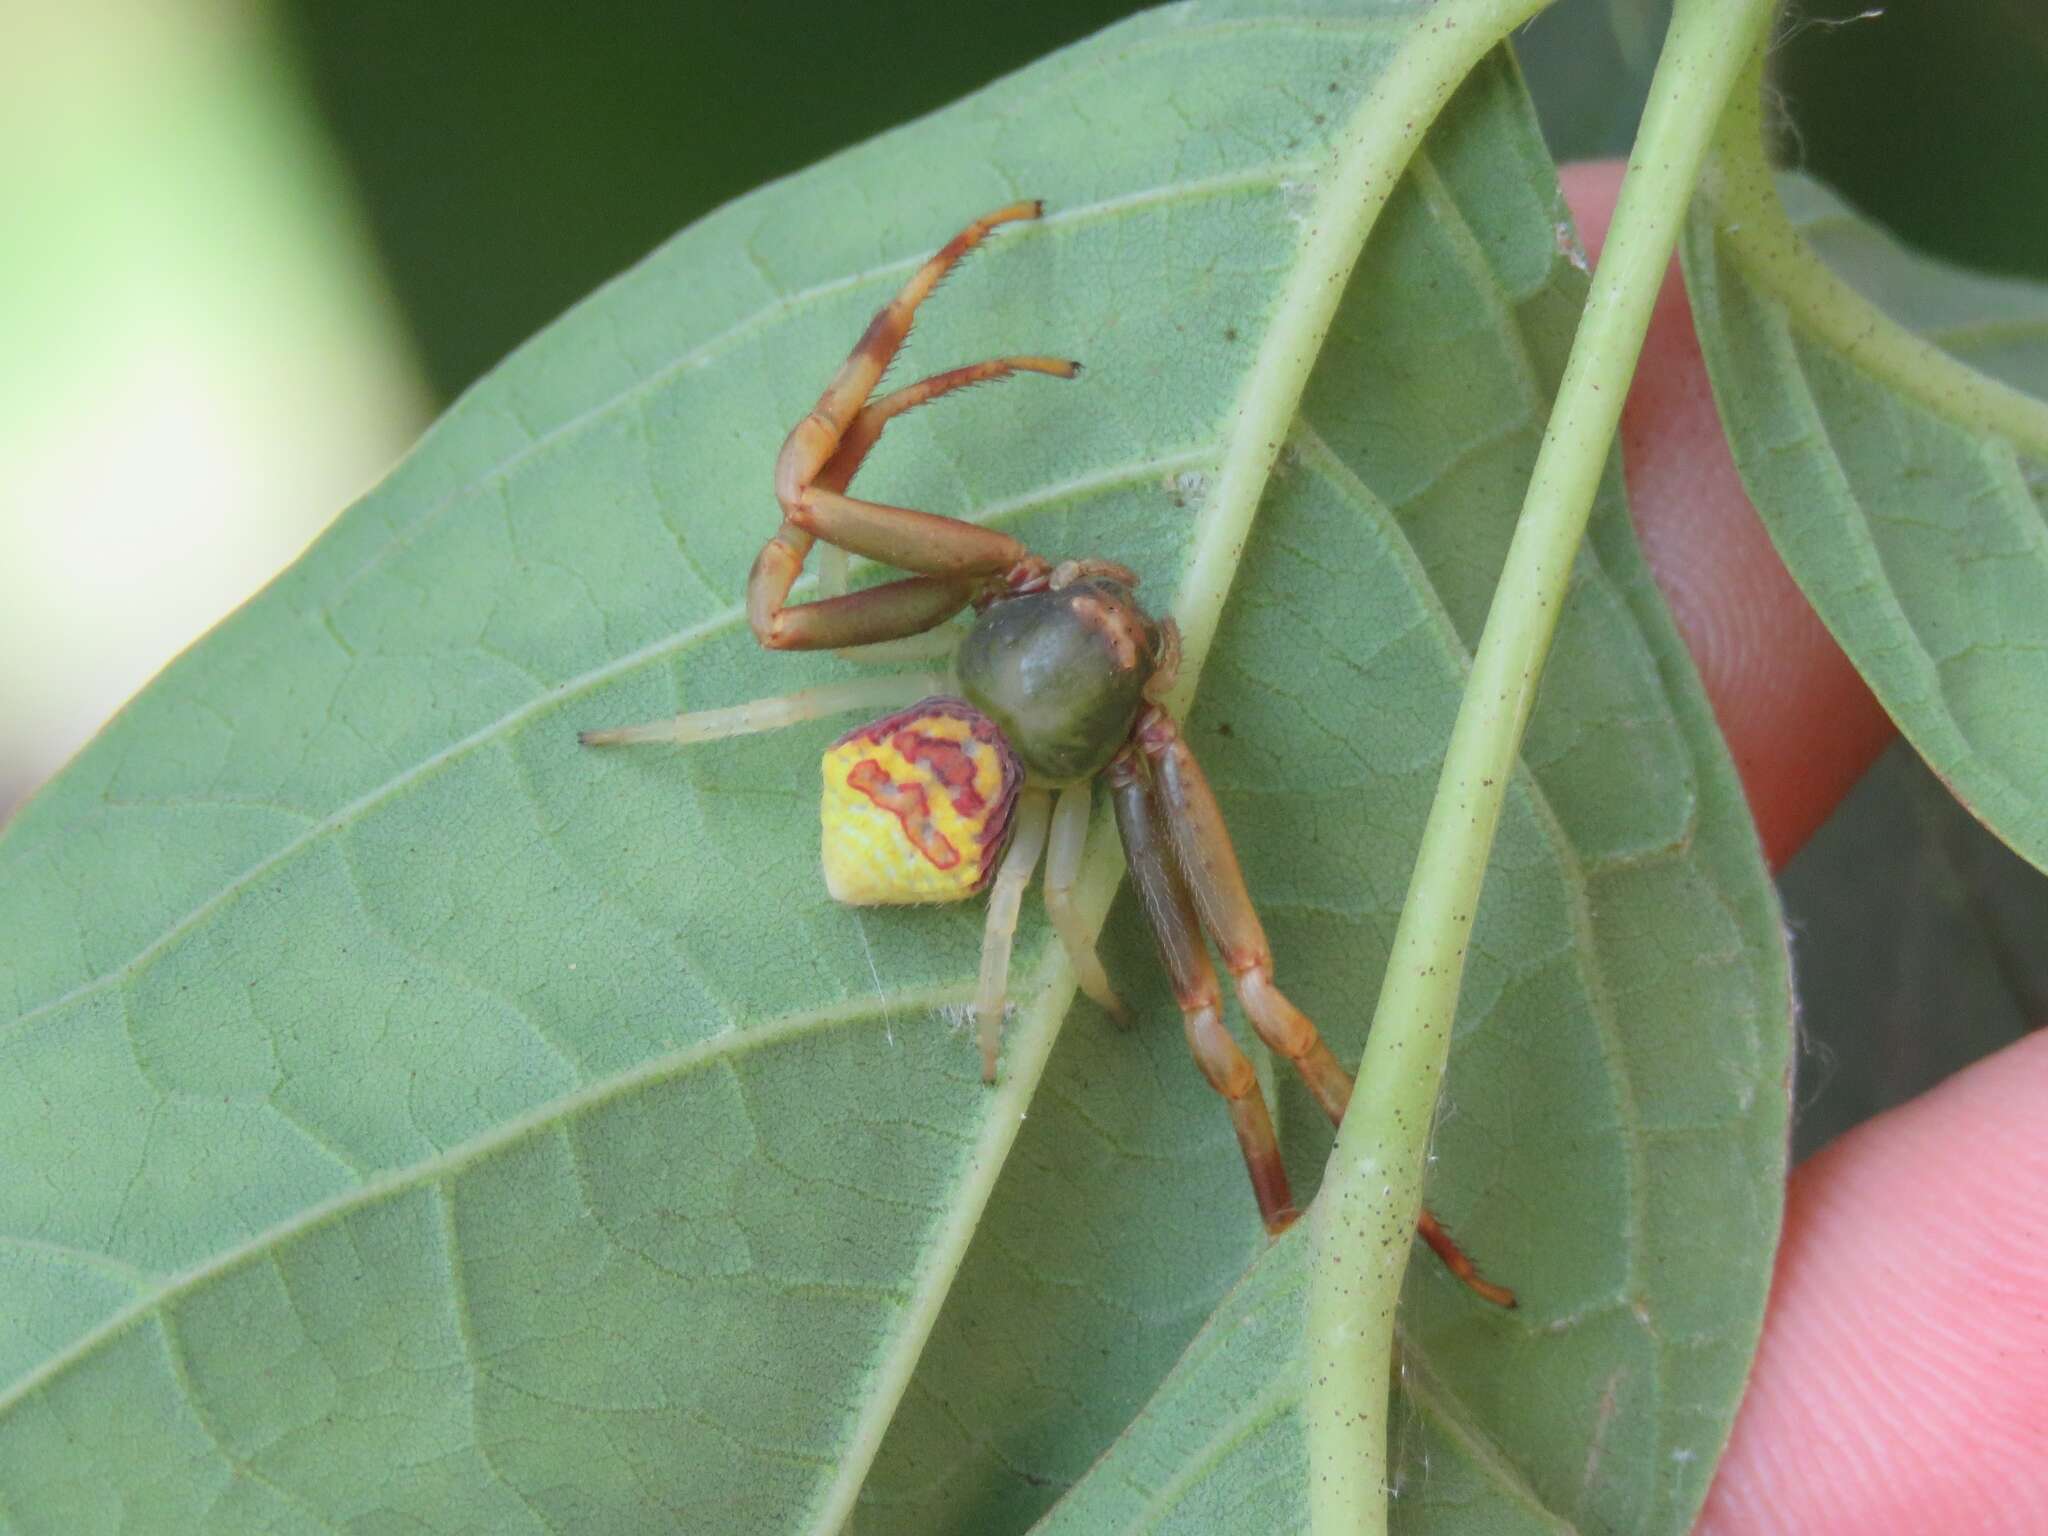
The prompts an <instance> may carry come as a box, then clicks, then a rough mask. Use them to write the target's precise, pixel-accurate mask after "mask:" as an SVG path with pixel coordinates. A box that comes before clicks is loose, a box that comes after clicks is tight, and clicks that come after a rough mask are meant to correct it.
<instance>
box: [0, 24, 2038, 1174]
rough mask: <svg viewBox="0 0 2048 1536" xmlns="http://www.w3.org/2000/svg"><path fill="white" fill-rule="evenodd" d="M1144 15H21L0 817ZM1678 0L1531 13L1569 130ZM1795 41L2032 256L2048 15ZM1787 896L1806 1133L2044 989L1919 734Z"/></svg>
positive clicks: (1814, 77)
mask: <svg viewBox="0 0 2048 1536" xmlns="http://www.w3.org/2000/svg"><path fill="white" fill-rule="evenodd" d="M1136 8H1137V7H1134V6H1130V5H1125V4H1117V3H1112V0H1040V3H1038V4H1035V5H1030V6H1018V5H1008V4H1005V5H994V4H971V3H970V4H961V5H953V6H947V7H939V6H933V5H929V4H911V3H908V0H871V3H865V4H858V5H853V4H831V5H827V4H819V3H815V0H808V3H807V0H784V3H773V0H770V3H764V4H759V5H754V6H748V7H738V6H710V5H705V4H701V3H668V4H662V3H656V0H620V3H615V4H613V5H609V6H605V7H597V8H592V7H571V6H564V5H559V4H548V5H544V4H534V3H531V0H495V3H489V4H486V3H484V0H441V3H439V4H435V5H420V4H418V3H416V0H277V3H274V4H269V5H265V4H260V3H257V0H185V3H180V4H175V5H165V4H163V3H162V0H64V3H61V4H60V3H59V0H0V206H4V207H6V208H7V209H8V221H7V222H8V232H7V234H6V236H5V237H4V238H0V406H4V407H5V409H4V411H0V814H4V811H5V808H6V807H7V806H8V805H10V804H12V803H14V802H15V801H17V800H18V799H19V798H20V797H21V796H22V795H24V794H25V793H27V792H28V791H29V790H30V789H31V788H32V787H33V785H34V784H35V783H36V782H38V781H39V780H40V779H41V778H43V777H44V776H46V775H47V774H48V773H49V772H51V771H53V770H54V769H55V768H56V767H57V766H58V765H59V764H60V763H61V762H62V760H63V759H64V757H65V756H67V755H68V754H69V753H70V752H71V751H72V750H74V749H75V748H76V746H77V745H78V744H79V742H81V741H82V740H83V739H84V737H85V736H86V735H88V734H89V733H90V732H91V730H93V729H94V728H96V726H97V725H98V723H99V722H100V721H101V720H102V719H104V718H105V716H106V715H107V714H108V713H110V712H111V711H112V710H113V709H114V708H115V707H117V706H118V705H119V703H120V702H121V700H122V699H123V698H125V697H126V696H127V695H129V694H130V693H132V692H133V691H134V690H135V689H136V688H138V687H139V686H141V684H142V683H143V682H145V681H146V680H147V679H148V677H149V676H150V675H151V673H153V672H154V671H155V670H156V669H157V668H158V667H159V666H161V665H162V663H163V662H164V660H166V659H167V658H168V657H169V656H170V655H171V654H174V653H175V652H176V651H177V650H178V649H179V648H181V647H182V646H183V645H185V644H186V643H188V642H189V641H190V640H191V639H193V638H195V637H196V636H197V635H198V634H199V633H201V632H202V631H203V630H204V629H205V628H206V627H207V626H208V625H210V624H211V623H212V622H213V621H214V620H215V619H217V618H218V617H219V616H220V615H221V614H222V613H224V612H225V611H226V610H227V609H229V608H231V607H232V606H233V605H234V604H235V603H237V602H239V601H240V600H241V599H242V598H243V597H245V596H246V595H247V594H248V593H249V592H250V591H251V590H253V589H254V588H255V587H256V586H257V585H259V584H260V583H261V582H262V581H264V580H265V579H267V577H268V576H269V575H270V574H271V573H273V572H274V571H275V570H277V569H278V568H279V567H280V566H281V565H282V564H284V563H285V562H286V561H288V560H289V559H290V558H291V556H292V555H293V554H294V553H296V551H297V550H298V549H299V548H301V547H303V545H304V544H305V542H306V541H307V540H308V539H309V538H310V537H311V536H312V535H313V534H314V533H316V532H317V531H318V530H319V528H320V527H322V526H323V525H324V524H325V523H326V521H327V520H328V519H329V518H331V516H332V515H333V514H334V513H335V512H336V511H337V510H339V508H340V507H341V506H343V505H345V504H346V502H347V501H348V500H350V499H352V497H353V496H354V495H356V494H358V493H359V492H361V491H362V490H364V489H366V488H367V487H368V486H369V485H371V484H373V483H374V482H375V481H376V480H377V479H378V478H380V477H381V476H382V474H383V473H384V472H385V471H386V470H387V469H388V468H389V466H390V464H391V463H392V462H393V461H394V460H395V459H396V458H397V457H398V456H399V455H400V454H401V453H402V452H403V451H404V448H405V446H406V445H407V444H408V443H409V442H410V441H411V440H412V439H413V438H414V437H416V436H417V435H418V432H419V431H420V429H421V428H422V427H423V426H424V425H425V423H426V422H427V420H429V419H430V417H431V415H432V414H433V413H434V411H435V410H437V409H438V408H439V407H441V406H442V405H445V404H446V403H447V402H448V401H449V400H451V399H452V398H453V397H454V396H455V395H456V394H457V393H459V392H460V391H461V390H462V389H463V387H464V386H466V385H467V384H468V383H469V382H470V381H471V380H473V379H474V378H476V377H477V376H478V375H479V374H480V373H482V372H484V371H486V370H487V369H488V368H490V366H491V365H492V364H493V363H494V362H495V361H496V360H497V359H499V358H500V357H502V356H503V355H504V354H505V353H506V352H507V351H508V350H510V349H511V348H512V347H514V346H516V345H517V344H518V343H519V342H520V341H521V340H522V339H523V338H525V337H526V336H528V335H530V334H531V333H533V332H534V331H536V330H538V329H539V328H540V327H541V326H543V325H544V324H546V323H547V321H548V320H550V319H551V318H553V317H554V316H555V315H556V314H558V313H560V312H561V311H562V310H563V309H564V308H566V307H567V306H569V305H570V304H572V303H574V302H575V301H576V300H577V299H578V298H580V297H581V296H582V295H583V294H585V293H587V292H588V291H590V289H592V288H593V287H595V286H596V285H598V284H599V283H601V282H603V281H604V280H605V279H606V278H607V277H609V276H611V275H612V274H613V273H615V272H617V271H618V270H620V269H621V268H622V267H625V266H627V265H629V264H631V263H632V262H633V261H635V260H636V259H637V258H639V257H640V256H641V255H642V254H644V253H645V252H646V251H647V250H649V249H650V248H651V247H653V246H654V245H656V244H657V243H659V242H660V241H661V240H662V239H663V238H665V237H666V236H667V235H668V234H670V233H671V232H672V231H674V230H675V229H677V228H679V227H681V226H682V225H684V224H686V223H688V222H690V221H691V220H692V219H694V218H696V217H698V216H699V215H700V214H702V213H704V212H706V211H707V210H709V209H711V208H713V207H715V206H717V205H718V204H719V203H721V202H724V201H726V200H727V199H729V198H732V197H735V196H737V195H739V194H740V193H743V192H745V191H746V190H747V189H749V188H751V187H754V186H757V185H759V184H760V183H761V182H763V181H766V180H769V179H771V178H773V177H776V176H779V175H782V174H784V173H786V172H789V171H793V170H795V169H797V168H798V167H800V166H803V165H806V164H808V163H810V162H812V161H814V160H817V159H819V158H821V157H823V156H825V155H827V154H830V153H831V152H832V151H833V150H835V149H837V148H839V147H840V146H842V145H845V144H849V143H853V142H856V141H858V140H861V139H864V138H867V137H869V136H871V135H873V134H875V133H877V132H879V131H881V130H883V129H885V128H887V127H889V126H891V125H892V124H895V123H899V122H902V121H904V120H906V119H908V118H911V117H914V116H917V115H919V114H920V113H923V112H925V111H928V110H930V109H932V108H934V107H937V106H939V105H941V104H942V103H944V102H947V101H950V100H952V99H953V98H955V97H957V96H960V95H962V94H965V93H967V92H969V91H972V90H974V89H975V88H976V87H977V86H979V85H981V84H983V83H984V82H986V81H987V80H989V79H991V78H993V77H995V76H997V75H1000V74H1002V73H1004V72H1006V71H1008V70H1011V69H1014V68H1016V67H1018V66H1020V65H1022V64H1024V63H1025V62H1027V61H1029V60H1030V59H1033V58H1035V57H1037V56H1038V55H1040V54H1042V53H1045V52H1047V51H1050V50H1051V49H1054V48H1056V47H1059V46H1060V45H1061V44H1063V43H1066V42H1069V41H1071V40H1073V39H1075V38H1078V37H1081V36H1083V35H1085V34H1086V33H1089V32H1091V31H1094V30H1096V29H1097V28H1099V27H1101V26H1104V25H1106V24H1108V23H1109V22H1111V21H1114V20H1115V19H1117V18H1118V17H1120V16H1122V15H1125V14H1127V13H1128V12H1129V11H1131V10H1133V9H1136ZM1663 13H1664V7H1663V5H1662V4H1661V3H1659V0H1562V3H1561V4H1559V5H1557V6H1556V7H1555V8H1553V9H1552V10H1551V11H1549V12H1547V13H1546V14H1545V15H1544V16H1542V17H1541V18H1539V19H1538V20H1537V21H1536V22H1534V23H1533V24H1531V26H1529V27H1528V28H1527V29H1525V31H1524V33H1523V34H1522V36H1521V37H1520V39H1519V40H1518V44H1519V47H1520V51H1521V55H1522V59H1523V64H1524V68H1525V71H1526V72H1527V74H1528V77H1529V80H1530V85H1531V89H1532V91H1533V92H1534V94H1535V96H1536V98H1537V102H1538V106H1539V109H1540V110H1541V112H1542V114H1543V118H1544V123H1545V128H1546V131H1547V132H1548V133H1549V135H1550V138H1551V142H1552V148H1553V149H1554V151H1555V152H1556V153H1557V155H1558V156H1559V158H1561V159H1562V158H1577V157H1582V156H1589V155H1599V154H1615V153H1619V152H1621V151H1622V150H1623V149H1625V147H1626V145H1627V142H1628V138H1629V135H1630V133H1631V131H1632V127H1633V124H1634V121H1635V116H1636V112H1637V110H1638V108H1639V106H1640V102H1641V94H1642V89H1643V86H1644V83H1645V81H1646V79H1647V74H1648V69H1649V65H1650V63H1651V61H1652V59H1653V57H1654V53H1655V48H1656V45H1657V41H1658V38H1659V37H1660V35H1661V32H1662V26H1663ZM1774 66H1775V67H1774V81H1775V88H1776V90H1777V91H1778V92H1779V94H1780V98H1781V100H1780V107H1781V119H1782V122H1783V126H1784V151H1785V155H1786V158H1787V159H1788V160H1790V161H1792V162H1793V163H1797V164H1799V165H1802V166H1803V167H1804V168H1806V169H1808V170H1810V171H1812V172H1813V173H1815V174H1816V175H1818V176H1820V177H1821V178H1823V179H1824V180H1827V181H1829V182H1831V183H1832V184H1834V185H1835V186H1836V187H1837V188H1839V189H1840V190H1841V191H1843V192H1844V193H1845V194H1846V195H1847V196H1848V197H1849V198H1850V199H1851V200H1852V201H1854V202H1855V203H1857V204H1858V205H1859V206H1860V207H1862V208H1863V209H1864V210H1865V211H1866V212H1868V213H1869V214H1870V215H1871V216H1872V217H1874V218H1876V219H1877V220H1879V221H1880V222H1882V223H1884V224H1885V225H1887V226H1889V227H1890V228H1891V229H1893V230H1894V231H1896V232H1897V233H1899V234H1900V235H1902V236H1903V237H1905V238H1906V239H1908V240H1910V241H1912V242H1914V243H1916V244H1918V245H1921V246H1923V247H1924V248H1926V249H1929V250H1931V251H1934V252H1936V253H1939V254H1943V255H1947V256H1949V257H1952V258H1954V259H1956V260H1960V261H1966V262H1971V263H1974V264H1977V265H1981V266H1986V267H1990V268H1994V269H1998V270H2003V271H2009V272H2015V273H2022V274H2027V275H2031V276H2034V277H2037V278H2042V279H2048V5H2043V4H2042V3H2041V0H1957V3H1936V0H1895V3H1891V4H1887V5H1883V6H1871V5H1858V4H1850V3H1843V0H1828V3H1825V4H1814V5H1806V6H1802V7H1800V8H1799V9H1798V10H1797V12H1796V14H1794V15H1792V16H1790V17H1788V19H1786V20H1785V21H1784V22H1782V23H1781V24H1780V27H1779V41H1778V45H1777V47H1776V49H1775V53H1774ZM735 494H736V495H738V496H746V495H748V494H749V492H748V491H747V489H746V488H745V487H737V488H735ZM1783 889H1784V892H1785V895H1786V901H1787V907H1788V918H1789V921H1790V924H1791V927H1792V933H1793V943H1794V954H1795V960H1796V962H1797V965H1798V968H1799V974H1800V979H1801V990H1802V996H1803V999H1804V1010H1805V1011H1804V1017H1803V1032H1804V1035H1805V1038H1806V1041H1807V1050H1806V1054H1805V1057H1804V1059H1803V1061H1802V1071H1803V1076H1802V1080H1801V1083H1800V1086H1799V1090H1798V1092H1799V1097H1800V1104H1801V1116H1800V1129H1799V1147H1800V1150H1801V1151H1805V1150H1808V1149H1810V1148H1811V1147H1813V1146H1816V1145H1818V1144H1820V1142H1822V1141H1824V1140H1825V1139H1827V1138H1828V1137H1829V1136H1831V1135H1833V1134H1835V1133H1836V1132H1837V1131H1838V1130H1839V1129H1841V1128H1842V1127H1844V1126H1846V1125H1848V1124H1852V1123H1854V1121H1856V1120H1857V1119H1860V1118H1862V1117H1863V1116H1865V1115H1867V1114H1869V1113H1871V1112H1873V1111H1874V1110H1875V1109H1878V1108H1881V1107H1883V1106H1884V1105H1886V1104H1889V1103H1893V1102H1896V1101H1897V1100H1899V1099H1900V1098H1902V1097H1905V1096H1907V1095H1909V1094H1910V1093H1912V1092H1914V1091H1917V1089H1918V1088H1919V1087H1920V1086H1922V1085H1924V1084H1926V1083H1928V1082H1931V1081H1934V1080H1936V1079H1938V1078H1939V1077H1941V1076H1943V1075H1945V1074H1946V1073H1947V1072H1949V1071H1951V1070H1953V1069H1954V1068H1955V1067H1956V1066H1957V1065H1959V1064H1960V1063H1962V1062H1964V1061H1967V1060H1970V1059H1973V1058H1974V1057H1975V1056H1977V1055H1980V1054H1982V1053H1983V1052H1985V1051H1987V1050H1989V1049H1993V1048H1995V1047H1996V1046H1997V1045H1999V1044H2002V1043H2004V1042H2005V1041H2007V1040H2009V1039H2011V1038H2013V1037H2014V1036H2015V1035H2016V1034H2018V1033H2019V1032H2020V1031H2022V1030H2024V1029H2025V1028H2028V1027H2030V1026H2031V1025H2032V1024H2034V1023H2036V1022H2038V1021H2040V1020H2041V1019H2043V1018H2044V1017H2048V946H2044V945H2043V944H2042V943H2041V942H2040V936H2041V935H2042V934H2043V932H2044V931H2048V881H2043V880H2042V879H2041V878H2040V877H2039V876H2037V875H2036V874H2034V873H2033V872H2032V871H2031V870H2029V869H2027V868H2026V867H2025V866H2023V865H2021V864H2020V863H2019V862H2018V861H2017V860H2015V859H2014V858H2012V857H2011V856H2010V855H2009V854H2007V853H2006V852H2005V851H2004V850H2003V849H2002V848H2001V847H1999V846H1998V845H1997V844H1996V843H1995V842H1993V841H1992V840H1991V839H1990V838H1988V837H1987V836H1986V835H1985V834H1984V833H1983V832H1982V831H1981V830H1979V829H1978V828H1977V827H1976V826H1975V824H1974V823H1972V822H1971V821H1969V819H1968V818H1967V817H1965V816H1962V815H1961V814H1960V813H1959V812H1957V811H1956V810H1955V809H1954V807H1953V806H1952V805H1951V804H1950V803H1949V801H1948V800H1947V797H1946V796H1945V795H1944V794H1943V793H1942V791H1941V790H1940V787H1939V786H1938V785H1937V784H1936V783H1935V782H1934V781H1933V780H1932V778H1931V777H1930V776H1929V775H1928V774H1927V773H1926V772H1925V770H1924V769H1922V768H1921V767H1920V766H1919V765H1918V763H1917V762H1916V761H1915V760H1914V759H1913V758H1912V757H1911V756H1910V754H1907V753H1905V752H1903V751H1902V750H1895V751H1894V753H1893V754H1892V755H1891V756H1890V757H1888V758H1887V759H1886V761H1885V762H1884V764H1883V765H1882V766H1881V767H1880V769H1879V771H1878V772H1877V773H1876V774H1874V775H1873V776H1872V778H1871V780H1870V781H1869V782H1867V783H1866V784H1865V785H1864V787H1863V788H1862V789H1861V790H1860V791H1859V792H1858V794H1857V795H1856V796H1855V798H1854V799H1853V800H1852V801H1851V802H1850V804H1849V805H1848V806H1846V807H1845V808H1844V810H1843V811H1842V813H1841V814H1839V815H1838V816H1837V817H1836V819H1835V821H1834V822H1832V823H1831V824H1830V825H1829V827H1828V828H1827V829H1826V830H1825V831H1824V833H1823V834H1822V836H1821V837H1820V838H1819V839H1818V840H1817V841H1816V843H1815V844H1814V845H1813V847H1812V848H1810V849H1809V850H1808V851H1807V852H1806V853H1805V854H1803V855H1802V856H1801V857H1800V859H1799V860H1798V861H1797V862H1796V863H1795V864H1794V866H1793V867H1792V868H1791V869H1790V870H1789V871H1787V873H1786V876H1785V878H1784V881H1783Z"/></svg>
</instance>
